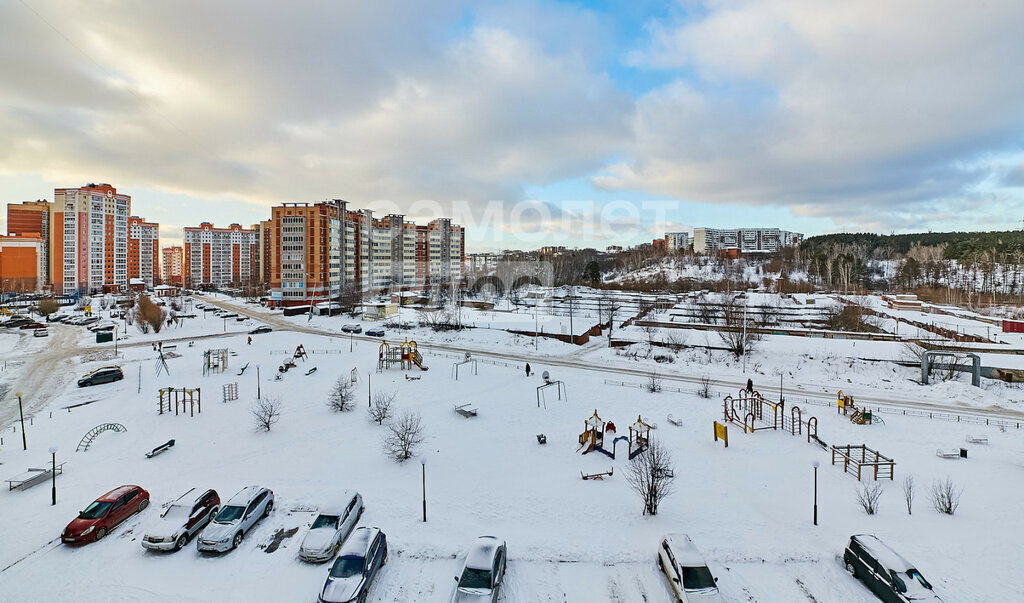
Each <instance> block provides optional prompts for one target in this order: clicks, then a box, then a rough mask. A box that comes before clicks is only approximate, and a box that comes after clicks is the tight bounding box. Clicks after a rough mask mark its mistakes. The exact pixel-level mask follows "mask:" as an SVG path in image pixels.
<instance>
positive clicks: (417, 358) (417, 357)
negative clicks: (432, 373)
mask: <svg viewBox="0 0 1024 603" xmlns="http://www.w3.org/2000/svg"><path fill="white" fill-rule="evenodd" d="M412 363H413V364H415V365H416V366H418V367H420V370H421V371H425V370H427V369H429V368H430V367H427V366H423V355H422V354H420V353H419V352H413V354H412Z"/></svg>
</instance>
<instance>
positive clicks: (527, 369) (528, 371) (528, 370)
mask: <svg viewBox="0 0 1024 603" xmlns="http://www.w3.org/2000/svg"><path fill="white" fill-rule="evenodd" d="M526 376H527V377H529V376H530V363H529V362H527V363H526Z"/></svg>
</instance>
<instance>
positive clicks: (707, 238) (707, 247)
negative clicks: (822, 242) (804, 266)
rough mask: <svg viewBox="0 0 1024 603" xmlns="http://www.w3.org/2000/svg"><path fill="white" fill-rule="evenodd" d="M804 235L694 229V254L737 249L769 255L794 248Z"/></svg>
mask: <svg viewBox="0 0 1024 603" xmlns="http://www.w3.org/2000/svg"><path fill="white" fill-rule="evenodd" d="M803 240H804V235H802V234H800V233H798V232H789V231H786V230H780V229H778V228H694V229H693V251H694V253H712V252H717V251H722V250H726V249H737V250H739V251H740V253H771V252H774V251H778V250H780V249H782V248H783V247H795V246H797V245H799V244H800V243H801V242H802V241H803Z"/></svg>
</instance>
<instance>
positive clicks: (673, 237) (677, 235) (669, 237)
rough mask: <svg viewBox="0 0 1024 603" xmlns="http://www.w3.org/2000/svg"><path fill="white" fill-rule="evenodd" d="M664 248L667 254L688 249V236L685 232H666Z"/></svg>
mask: <svg viewBox="0 0 1024 603" xmlns="http://www.w3.org/2000/svg"><path fill="white" fill-rule="evenodd" d="M665 248H666V249H667V250H668V252H669V253H679V252H681V251H688V250H689V249H690V234H689V233H686V232H666V233H665Z"/></svg>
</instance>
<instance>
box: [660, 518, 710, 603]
mask: <svg viewBox="0 0 1024 603" xmlns="http://www.w3.org/2000/svg"><path fill="white" fill-rule="evenodd" d="M658 563H659V564H660V565H661V569H662V571H664V572H665V576H666V577H667V578H668V583H669V584H670V585H671V586H672V592H673V593H674V594H675V596H676V598H677V599H678V600H679V601H682V602H683V603H712V602H715V603H721V602H722V601H724V599H722V595H721V594H719V592H718V578H715V577H714V576H712V575H711V570H709V569H708V564H707V563H705V562H704V557H702V556H701V554H700V551H698V550H697V546H696V545H695V544H693V541H692V540H690V537H689V536H687V535H686V534H666V535H665V537H664V538H662V539H661V544H660V545H659V546H658Z"/></svg>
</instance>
